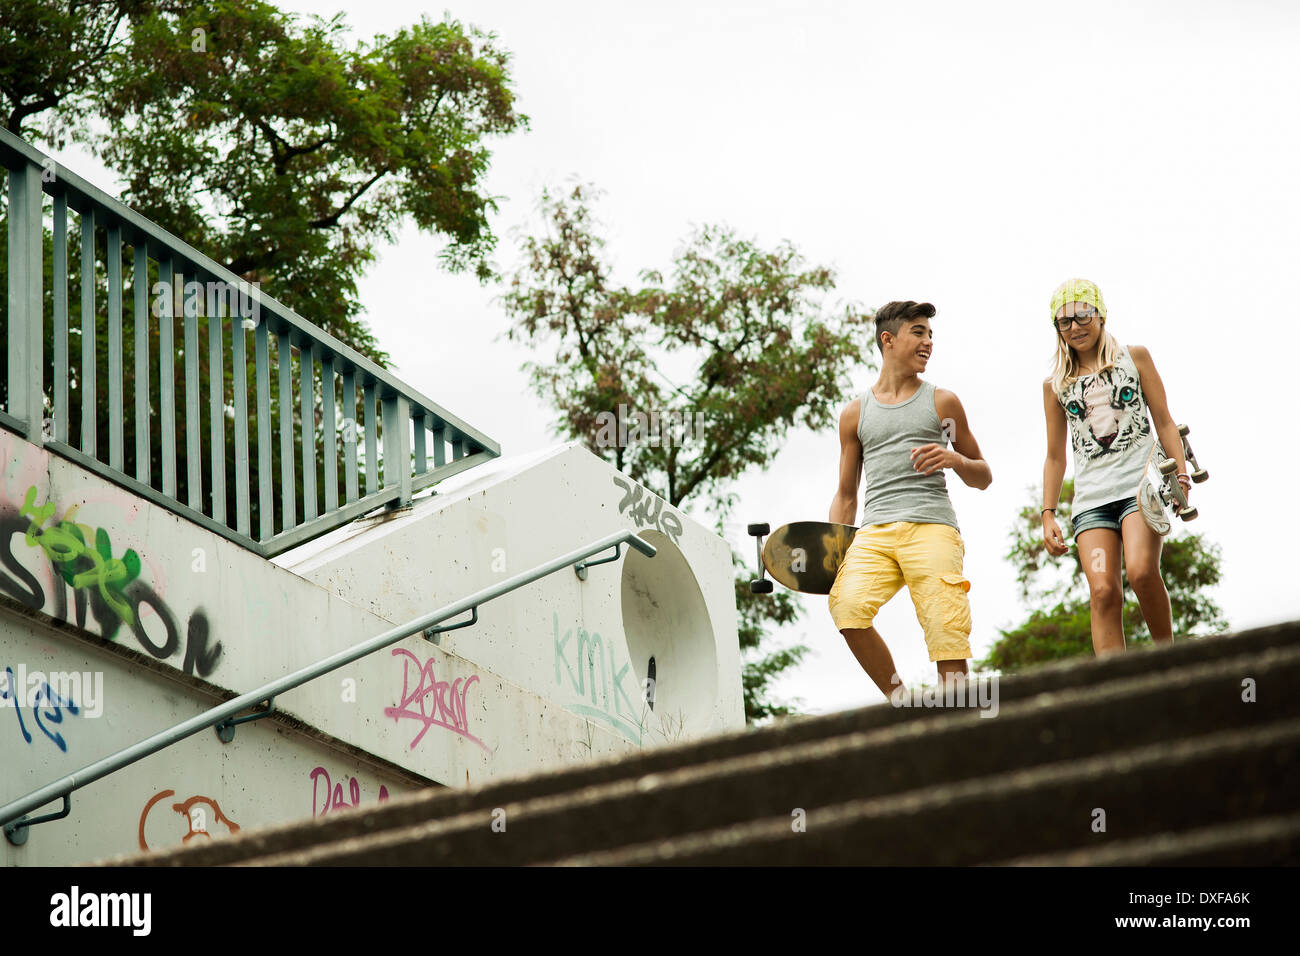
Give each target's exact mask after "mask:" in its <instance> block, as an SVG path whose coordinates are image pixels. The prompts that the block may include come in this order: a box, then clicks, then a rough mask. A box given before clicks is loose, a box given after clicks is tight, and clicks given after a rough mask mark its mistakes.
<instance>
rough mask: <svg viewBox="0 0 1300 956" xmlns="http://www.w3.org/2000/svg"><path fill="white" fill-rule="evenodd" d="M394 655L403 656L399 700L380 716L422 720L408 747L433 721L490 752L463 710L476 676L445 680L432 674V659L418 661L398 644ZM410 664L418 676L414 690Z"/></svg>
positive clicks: (416, 740) (420, 736) (395, 719)
mask: <svg viewBox="0 0 1300 956" xmlns="http://www.w3.org/2000/svg"><path fill="white" fill-rule="evenodd" d="M398 654H401V655H403V656H405V657H406V658H407V660H405V661H403V662H402V700H401V703H400V704H398V705H397V706H396V707H385V708H384V716H385V717H392V718H393V720H394V721H398V720H400V719H401V718H403V717H411V718H413V719H415V720H419V721H422V722H423V723H424V728H423V729H422V730H421V731H420V732H419V733H418V734H416V735H415V739H414V740H412V741H411V749H412V750H414V749H415V745H416V744H418V743H419V742H420V740H421V738H422V737H424V735H425V734H426V733H428V731H429V728H430V727H432V726H434V725H435V724H436V725H437V726H439V727H444V728H446V729H447V730H450V731H452V732H454V733H456V734H459V735H460V736H461V737H464V738H465V739H466V740H471V741H473V742H474V743H476V744H478V745H479V746H480V747H482V748H483V749H484V750H486V751H487V752H488V753H491V752H492V750H491V749H490V748H489V747H488V745H487V744H485V743H483V741H481V740H479V739H478V738H477V737H475V736H474V735H473V734H471V733H470V732H469V716H468V713H467V712H466V709H465V696H466V695H467V694H468V693H469V688H470V685H471V684H473V683H474V682H475V681H477V680H478V675H477V674H475V675H473V676H472V677H470V678H468V679H466V678H464V677H457V678H456V679H455V680H454V681H452V682H451V683H448V682H447V681H445V680H438V678H437V677H436V676H434V673H433V658H429V660H427V661H425V662H424V663H423V664H421V663H420V659H419V658H418V657H416V656H415V655H414V654H412V653H411V652H410V651H408V650H405V649H403V648H400V647H395V648H393V656H394V657H396V656H397V655H398ZM412 665H414V667H415V670H416V672H417V673H418V674H419V675H420V681H419V683H418V684H417V685H416V687H415V689H414V690H410V687H411V681H410V676H411V667H412ZM417 702H418V703H419V708H420V709H419V710H413V709H412V705H414V704H416V703H417ZM430 704H431V711H432V712H430V711H426V710H425V707H426V705H430Z"/></svg>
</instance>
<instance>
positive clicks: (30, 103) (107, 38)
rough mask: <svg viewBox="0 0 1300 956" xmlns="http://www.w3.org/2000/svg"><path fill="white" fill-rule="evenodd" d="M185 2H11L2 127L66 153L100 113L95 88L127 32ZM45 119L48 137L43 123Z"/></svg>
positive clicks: (4, 30)
mask: <svg viewBox="0 0 1300 956" xmlns="http://www.w3.org/2000/svg"><path fill="white" fill-rule="evenodd" d="M179 6H180V3H179V2H167V3H159V2H154V0H5V2H4V3H3V4H0V124H3V126H4V128H5V129H7V130H9V132H11V133H14V134H15V135H17V136H23V137H26V138H30V137H33V136H40V137H41V138H43V139H45V140H46V141H47V142H50V143H52V144H54V146H55V147H56V148H59V149H62V148H63V147H64V146H65V145H66V144H67V141H68V139H69V134H70V133H71V132H73V131H74V130H76V129H84V122H85V120H86V118H87V116H88V115H89V114H90V113H91V112H93V110H94V108H95V100H94V98H93V97H92V96H90V95H89V90H90V88H91V87H92V86H94V85H96V84H97V83H99V82H100V81H101V80H102V79H103V78H104V77H106V75H107V68H108V60H109V57H110V56H112V55H113V54H116V53H118V52H120V51H121V50H122V48H123V47H124V45H125V44H126V42H127V39H126V38H127V31H126V30H124V29H123V27H124V26H125V25H126V23H128V22H129V21H132V20H138V19H140V18H141V17H143V16H145V15H148V14H150V13H152V12H155V11H159V10H164V9H171V8H177V7H179ZM42 113H45V114H46V116H45V119H46V121H47V125H46V128H45V129H44V130H38V129H37V128H36V123H35V119H36V118H37V117H38V116H40V114H42Z"/></svg>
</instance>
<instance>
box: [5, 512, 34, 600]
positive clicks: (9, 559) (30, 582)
mask: <svg viewBox="0 0 1300 956" xmlns="http://www.w3.org/2000/svg"><path fill="white" fill-rule="evenodd" d="M28 524H29V522H28V521H27V519H26V518H24V517H22V516H21V515H19V514H17V513H15V512H13V511H11V510H9V509H8V508H6V509H5V510H4V512H3V513H0V564H2V565H3V566H4V569H5V570H6V571H8V572H9V573H8V574H0V591H4V593H5V594H8V595H9V596H10V597H12V598H13V599H14V600H16V601H18V602H19V603H20V604H22V605H23V606H24V607H28V608H31V609H32V610H33V611H39V610H40V609H41V608H43V607H44V606H45V591H44V590H43V589H42V588H41V582H40V581H37V580H36V576H35V575H33V574H32V572H30V571H28V570H27V569H26V568H25V567H23V566H22V565H21V564H19V563H18V559H17V558H16V557H14V553H13V550H12V549H13V539H14V535H15V534H21V535H24V536H25V535H26V534H27V526H28ZM15 579H16V580H15Z"/></svg>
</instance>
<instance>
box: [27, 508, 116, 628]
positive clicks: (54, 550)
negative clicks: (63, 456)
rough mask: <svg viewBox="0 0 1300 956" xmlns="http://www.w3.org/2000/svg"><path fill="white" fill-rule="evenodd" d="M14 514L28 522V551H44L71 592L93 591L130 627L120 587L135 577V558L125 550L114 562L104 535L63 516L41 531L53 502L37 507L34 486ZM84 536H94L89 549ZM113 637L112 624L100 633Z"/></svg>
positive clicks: (110, 545) (109, 544) (106, 533)
mask: <svg viewBox="0 0 1300 956" xmlns="http://www.w3.org/2000/svg"><path fill="white" fill-rule="evenodd" d="M18 514H19V515H20V516H24V517H29V518H30V519H31V523H30V524H29V525H28V526H27V535H26V539H27V546H28V547H29V548H35V547H39V548H40V549H41V550H42V551H44V552H45V556H46V557H47V558H49V560H50V563H51V564H53V565H54V566H55V568H57V569H58V570H59V572H60V573H61V574H62V575H63V579H64V580H65V581H67V582H68V584H70V585H71V586H72V587H73V588H74V589H80V588H85V587H92V586H93V587H95V588H97V589H98V591H99V595H100V597H101V598H102V599H103V601H104V603H105V604H106V605H107V606H108V607H109V608H110V609H111V610H112V611H113V612H114V613H115V614H116V615H117V616H118V618H119V619H120V620H121V621H122V622H124V623H126V624H128V625H129V624H131V623H132V621H133V620H134V619H135V618H134V614H133V612H132V610H131V606H130V604H129V603H128V602H127V600H126V598H125V596H124V595H123V594H122V587H123V586H124V585H126V584H129V583H130V582H131V581H132V580H134V579H135V578H136V577H138V576H139V574H140V556H139V555H137V554H136V553H135V552H134V551H132V550H130V549H129V548H128V549H127V551H126V553H125V554H123V555H122V557H121V558H114V557H113V549H112V544H111V543H110V542H109V539H108V532H107V531H105V530H104V529H103V528H91V527H90V526H89V525H79V524H76V523H74V522H72V521H69V520H68V516H66V515H65V516H64V518H63V520H61V521H59V522H58V524H56V525H55V526H54V527H51V528H42V527H41V526H42V525H43V524H45V522H47V521H49V520H50V519H51V518H52V517H54V502H52V501H50V502H47V503H46V504H43V505H37V504H36V486H35V485H32V486H31V487H29V488H28V489H27V498H26V500H24V501H23V506H22V507H21V508H19V509H18ZM87 532H93V533H94V538H95V546H94V547H93V548H92V547H90V546H89V545H87V544H86V535H87ZM82 559H84V563H83V565H82V567H83V568H84V570H80V571H78V570H77V568H76V564H77V562H78V561H80V560H82ZM116 633H117V624H116V623H113V624H112V625H111V628H110V629H109V630H106V631H105V632H104V639H105V640H108V641H111V640H112V639H113V636H114V634H116Z"/></svg>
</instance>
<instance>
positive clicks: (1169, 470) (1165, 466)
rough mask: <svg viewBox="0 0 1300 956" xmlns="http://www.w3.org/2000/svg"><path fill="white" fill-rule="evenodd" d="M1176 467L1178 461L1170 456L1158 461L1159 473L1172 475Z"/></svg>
mask: <svg viewBox="0 0 1300 956" xmlns="http://www.w3.org/2000/svg"><path fill="white" fill-rule="evenodd" d="M1177 468H1178V462H1176V461H1174V460H1173V459H1172V458H1166V459H1165V460H1164V461H1162V462H1161V463H1160V474H1162V475H1172V474H1173V473H1174V471H1175V470H1176V469H1177Z"/></svg>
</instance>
